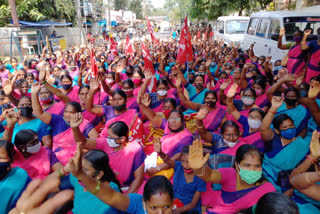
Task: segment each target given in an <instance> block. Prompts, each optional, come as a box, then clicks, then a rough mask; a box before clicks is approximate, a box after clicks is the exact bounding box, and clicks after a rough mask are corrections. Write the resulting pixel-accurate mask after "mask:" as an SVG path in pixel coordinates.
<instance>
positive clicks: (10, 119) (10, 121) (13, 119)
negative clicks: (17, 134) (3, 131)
mask: <svg viewBox="0 0 320 214" xmlns="http://www.w3.org/2000/svg"><path fill="white" fill-rule="evenodd" d="M8 110H9V111H8V113H7V114H6V119H7V127H8V128H13V127H14V125H15V124H16V123H17V122H18V120H19V113H18V112H16V111H14V109H8Z"/></svg>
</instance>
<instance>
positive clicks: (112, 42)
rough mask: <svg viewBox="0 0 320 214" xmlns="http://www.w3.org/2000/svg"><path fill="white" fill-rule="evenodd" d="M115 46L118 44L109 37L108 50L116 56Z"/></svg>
mask: <svg viewBox="0 0 320 214" xmlns="http://www.w3.org/2000/svg"><path fill="white" fill-rule="evenodd" d="M117 46H118V43H116V42H115V41H114V39H113V37H110V50H111V53H112V54H113V55H115V56H118V49H117Z"/></svg>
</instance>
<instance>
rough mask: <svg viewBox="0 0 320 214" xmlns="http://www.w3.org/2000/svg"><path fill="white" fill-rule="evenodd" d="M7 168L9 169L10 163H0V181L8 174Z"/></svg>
mask: <svg viewBox="0 0 320 214" xmlns="http://www.w3.org/2000/svg"><path fill="white" fill-rule="evenodd" d="M8 168H10V163H9V162H1V163H0V180H1V179H2V178H4V177H6V175H7V174H8V173H9V170H8Z"/></svg>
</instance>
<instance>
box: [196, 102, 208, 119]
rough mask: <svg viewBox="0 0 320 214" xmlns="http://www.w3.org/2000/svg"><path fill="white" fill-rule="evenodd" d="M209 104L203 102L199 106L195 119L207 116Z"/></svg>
mask: <svg viewBox="0 0 320 214" xmlns="http://www.w3.org/2000/svg"><path fill="white" fill-rule="evenodd" d="M209 109H210V106H209V105H208V104H204V105H202V106H201V108H200V110H199V111H198V113H197V115H196V116H194V118H195V119H197V120H203V119H204V118H206V117H207V115H208V113H209Z"/></svg>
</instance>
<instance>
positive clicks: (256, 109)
mask: <svg viewBox="0 0 320 214" xmlns="http://www.w3.org/2000/svg"><path fill="white" fill-rule="evenodd" d="M255 111H257V112H259V114H260V115H261V117H262V119H263V118H264V116H266V113H265V112H264V111H263V110H262V109H261V108H252V109H250V111H249V114H250V113H251V112H255Z"/></svg>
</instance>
